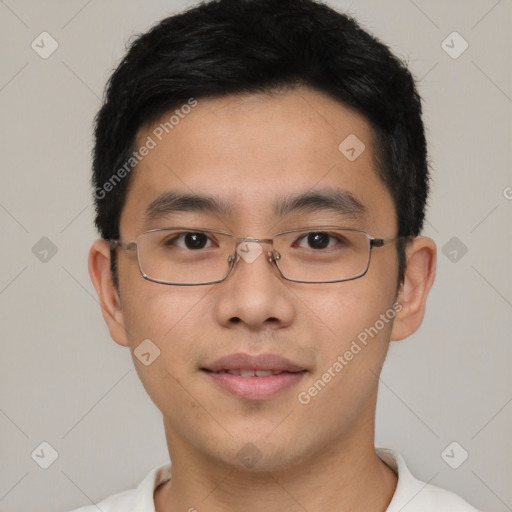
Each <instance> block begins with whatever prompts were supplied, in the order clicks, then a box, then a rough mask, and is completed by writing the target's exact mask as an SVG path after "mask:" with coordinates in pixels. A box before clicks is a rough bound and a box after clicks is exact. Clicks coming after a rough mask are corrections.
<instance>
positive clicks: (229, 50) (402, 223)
mask: <svg viewBox="0 0 512 512" xmlns="http://www.w3.org/2000/svg"><path fill="white" fill-rule="evenodd" d="M300 86H308V87H311V88H314V89H316V90H318V91H320V92H323V93H325V94H327V95H329V96H330V97H331V98H333V99H335V100H337V101H339V102H341V103H343V104H345V105H347V106H349V107H352V108H353V109H355V110H356V111H358V112H359V113H360V114H362V115H363V116H364V117H365V118H366V119H368V120H369V122H370V123H371V125H372V128H373V131H374V134H375V141H374V153H375V164H376V169H377V173H378V175H379V176H380V178H381V180H382V181H383V183H384V184H385V185H386V186H387V188H388V190H389V192H390V194H391V196H392V198H393V201H394V205H395V208H396V212H397V217H398V235H399V236H416V235H418V234H419V233H420V231H421V229H422V227H423V222H424V216H425V207H426V200H427V197H428V189H429V170H428V162H427V145H426V140H425V133H424V126H423V122H422V119H421V98H420V96H419V94H418V92H417V89H416V85H415V82H414V79H413V77H412V75H411V73H410V71H409V70H408V69H407V66H406V65H405V63H404V62H402V61H401V60H400V59H399V58H397V57H396V56H395V55H393V53H392V52H391V51H390V49H389V48H388V47H387V46H386V45H384V44H383V43H381V42H380V41H379V40H378V39H376V38H375V37H374V36H372V35H370V34H369V33H368V32H366V31H365V30H363V29H362V28H361V27H360V26H359V24H358V23H357V22H356V21H355V20H354V19H353V18H352V17H351V16H349V15H347V14H342V13H340V12H337V11H335V10H333V9H332V8H330V7H329V6H327V5H325V4H323V3H320V2H318V1H315V0H220V1H215V0H213V1H208V2H203V3H200V4H198V5H197V6H195V7H193V8H191V9H189V10H187V11H185V12H183V13H180V14H177V15H174V16H170V17H168V18H166V19H164V20H162V21H160V22H159V23H158V24H156V25H155V26H153V27H152V28H151V29H150V30H149V31H148V32H146V33H144V34H142V35H140V36H138V37H137V38H136V39H135V40H134V41H133V42H132V44H131V45H130V47H129V49H128V51H127V53H126V55H125V57H124V58H123V59H122V61H121V63H120V64H119V66H118V67H117V69H116V70H115V71H114V73H113V74H112V76H111V77H110V79H109V82H108V84H107V88H106V91H105V99H104V102H103V105H102V107H101V109H100V111H99V112H98V115H97V116H96V121H95V146H94V150H93V176H92V185H93V188H94V201H95V208H96V217H95V224H96V227H97V228H98V230H99V232H100V235H101V236H102V237H103V238H105V239H116V238H118V237H119V221H120V217H121V211H122V208H123V205H124V202H125V197H126V191H127V186H128V184H129V180H130V175H131V173H130V172H129V171H130V170H131V169H132V168H133V167H134V166H135V165H136V159H134V158H133V155H134V151H135V150H136V148H135V139H136V135H137V133H138V131H139V130H140V129H141V127H143V126H144V125H147V124H148V123H151V122H154V121H157V120H158V119H159V118H160V117H161V116H163V115H164V114H165V113H167V112H169V111H170V110H172V109H173V108H176V107H177V106H180V105H183V104H186V103H187V102H189V101H190V100H191V98H206V97H215V96H217V97H218V96H228V95H234V94H243V93H271V92H273V91H279V90H282V89H288V88H294V87H300ZM122 169H124V172H121V170H122ZM397 247H398V278H399V283H400V282H401V281H402V280H403V276H404V271H405V244H398V245H397ZM111 256H112V260H111V261H112V263H111V266H112V272H113V277H114V282H115V284H116V286H117V285H118V281H117V272H116V265H115V253H114V250H112V252H111Z"/></svg>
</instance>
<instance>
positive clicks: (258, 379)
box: [202, 353, 307, 400]
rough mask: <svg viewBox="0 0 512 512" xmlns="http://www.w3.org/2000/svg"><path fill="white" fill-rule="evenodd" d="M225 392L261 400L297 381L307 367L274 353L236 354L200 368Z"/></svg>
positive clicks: (248, 398) (247, 398) (305, 371)
mask: <svg viewBox="0 0 512 512" xmlns="http://www.w3.org/2000/svg"><path fill="white" fill-rule="evenodd" d="M202 370H203V371H204V372H205V373H206V375H207V376H208V377H209V378H210V379H211V380H212V381H213V382H214V383H215V384H216V385H217V386H219V387H220V388H222V389H223V390H224V391H228V392H229V393H230V394H232V395H235V396H237V397H239V398H243V399H245V400H264V399H268V398H271V397H273V396H274V395H276V394H278V393H279V392H281V391H284V390H285V389H286V388H289V387H290V386H292V385H294V384H296V383H298V382H299V381H300V380H301V379H302V377H303V376H304V374H305V373H307V369H306V368H304V367H303V366H300V365H298V364H295V363H292V362H291V361H289V360H288V359H286V358H284V357H281V356H278V355H275V354H260V355H257V356H251V355H249V354H244V353H237V354H232V355H230V356H226V357H222V358H220V359H218V360H217V361H215V362H213V363H212V364H209V365H208V366H206V367H204V368H202Z"/></svg>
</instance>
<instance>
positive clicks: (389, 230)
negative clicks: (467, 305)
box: [90, 0, 435, 469]
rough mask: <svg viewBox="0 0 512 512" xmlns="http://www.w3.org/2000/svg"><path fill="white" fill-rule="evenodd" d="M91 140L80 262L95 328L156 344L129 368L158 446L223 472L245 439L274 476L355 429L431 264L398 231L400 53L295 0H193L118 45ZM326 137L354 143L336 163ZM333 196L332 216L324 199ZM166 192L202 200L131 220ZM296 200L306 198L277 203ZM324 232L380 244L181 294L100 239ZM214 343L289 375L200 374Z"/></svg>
mask: <svg viewBox="0 0 512 512" xmlns="http://www.w3.org/2000/svg"><path fill="white" fill-rule="evenodd" d="M354 136H355V137H356V138H355V139H354V138H353V137H354ZM95 137H96V140H95V147H94V163H93V166H94V173H93V180H92V181H93V187H94V190H95V193H94V195H95V206H96V226H97V227H98V230H99V232H100V234H101V237H102V239H101V240H99V241H97V242H96V243H95V244H94V246H93V248H92V249H91V255H90V272H91V276H92V279H93V282H94V284H95V287H96V289H97V291H98V294H99V296H100V299H101V303H102V308H103V314H104V317H105V320H106V321H107V324H108V326H109V329H110V332H111V335H112V337H113V339H114V340H115V341H116V342H118V343H120V344H122V345H126V346H129V347H130V348H131V350H132V351H135V350H136V349H137V347H139V345H140V344H141V342H143V340H147V339H150V340H151V343H152V345H151V346H152V347H157V348H158V350H159V354H160V355H159V357H158V358H156V359H155V360H154V361H153V362H152V363H151V364H150V365H147V366H146V365H144V364H142V363H141V361H140V360H139V359H137V358H136V357H134V362H135V365H136V367H137V370H138V372H139V375H140V377H141V380H142V382H143V384H144V385H145V387H146V389H147V391H148V393H149V395H150V396H151V398H152V399H153V400H154V402H155V403H156V405H157V406H158V407H159V408H160V410H161V411H162V413H163V415H164V421H165V425H166V432H167V435H168V440H169V441H170V445H173V446H174V447H175V450H176V451H179V450H180V449H184V448H183V447H188V449H189V450H190V449H194V450H196V452H197V453H201V454H203V455H204V456H205V457H211V456H212V455H213V456H214V457H216V459H218V460H222V461H224V462H225V463H228V464H230V463H233V464H238V465H243V462H242V458H243V457H240V456H239V455H237V454H239V453H240V450H243V449H244V447H245V449H246V450H247V449H248V448H247V443H248V442H249V441H251V442H252V443H253V445H254V446H256V447H257V450H258V453H259V456H258V458H260V457H261V459H260V461H259V462H258V465H259V467H261V468H267V469H271V468H274V469H275V468H276V467H278V466H279V465H285V466H286V465H290V464H294V463H298V462H300V461H301V460H305V459H307V457H308V456H310V455H312V454H315V453H318V452H319V451H320V450H322V449H323V448H324V447H325V446H328V445H329V444H330V445H331V446H332V444H333V443H339V444H342V443H348V442H349V441H354V440H356V439H360V438H361V439H362V437H361V436H363V437H364V438H365V439H366V438H368V436H370V437H371V436H372V428H373V423H372V421H373V417H374V409H375V400H376V391H377V381H378V378H377V377H378V374H379V372H380V369H381V367H382V364H383V361H384V358H385V355H386V352H387V348H388V343H389V341H390V340H391V339H396V340H398V339H402V338H405V337H407V336H408V335H410V334H411V333H412V332H414V331H415V330H416V329H417V328H418V327H419V325H420V323H421V321H422V318H423V312H424V308H425V301H426V296H427V294H428V291H429V289H430V286H431V284H432V281H433V274H434V272H433V270H434V267H435V246H434V244H433V242H432V241H430V240H429V239H426V238H423V237H418V235H419V234H420V232H421V229H422V225H423V222H424V215H425V205H426V199H427V195H428V181H429V176H428V164H427V151H426V142H425V135H424V127H423V123H422V120H421V102H420V97H419V95H418V93H417V91H416V88H415V85H414V81H413V79H412V77H411V74H410V73H409V71H408V70H407V68H406V67H405V66H404V64H403V63H402V62H401V61H400V60H399V59H397V58H396V57H395V56H394V55H392V54H391V52H390V51H389V49H388V48H387V47H386V46H385V45H383V44H382V43H380V42H379V41H378V40H376V39H375V38H374V37H372V36H371V35H369V34H368V33H367V32H365V31H364V30H362V29H361V28H360V27H359V26H358V24H357V23H356V22H355V21H354V20H353V19H351V18H350V17H348V16H346V15H344V14H340V13H337V12H335V11H333V10H332V9H330V8H329V7H327V6H325V5H323V4H320V3H317V2H314V1H311V0H289V1H287V0H282V1H279V2H270V1H265V0H264V1H238V0H237V1H230V0H221V1H220V2H209V3H204V4H201V5H199V6H198V7H196V8H193V9H190V10H189V11H187V12H185V13H183V14H179V15H176V16H172V17H170V18H167V19H165V20H163V21H162V22H160V23H159V24H157V25H156V26H155V27H153V28H152V29H151V30H150V31H149V32H147V33H146V34H144V35H142V36H140V37H139V38H137V39H136V40H135V41H134V42H133V44H132V45H131V47H130V48H129V50H128V52H127V54H126V56H125V58H124V59H123V60H122V62H121V64H120V65H119V67H118V68H117V69H116V70H115V72H114V73H113V75H112V77H111V78H110V81H109V83H108V88H107V91H106V97H105V101H104V104H103V106H102V108H101V110H100V112H99V113H98V116H97V120H96V130H95ZM346 140H348V141H351V142H352V144H349V146H353V145H354V140H355V141H357V147H356V148H355V151H356V153H357V157H356V158H348V156H352V157H353V156H354V151H352V148H351V147H349V148H347V147H346V146H344V145H343V143H344V141H346ZM347 149H348V151H352V153H348V154H347V153H346V151H347ZM333 191H337V192H341V193H342V195H343V198H344V200H345V203H350V204H351V205H352V207H353V208H352V210H350V211H347V212H345V213H344V214H342V215H341V214H340V213H339V212H335V211H334V210H333V209H332V208H331V209H328V208H324V207H323V206H322V204H323V201H324V200H325V197H326V196H329V194H330V193H332V192H333ZM169 192H170V193H172V194H174V195H176V194H182V195H192V194H201V195H203V196H207V197H208V198H209V199H212V200H215V201H212V203H210V207H208V208H205V207H204V204H203V203H204V202H203V203H202V206H200V207H199V206H198V204H199V203H198V202H197V201H196V203H195V206H194V205H193V204H192V203H193V202H191V201H190V200H189V201H188V202H187V206H186V207H183V208H180V209H178V210H175V211H174V212H172V211H166V212H165V213H164V214H161V215H159V216H153V217H152V218H151V219H150V218H149V216H148V215H147V213H148V207H149V206H150V205H152V206H153V209H155V208H154V207H155V204H156V205H157V206H158V200H160V204H162V201H163V199H162V194H165V193H169ZM307 194H309V199H308V200H307V201H306V202H307V204H308V206H307V207H302V208H296V209H295V210H293V211H290V212H288V213H285V212H284V210H285V208H284V207H283V205H285V204H286V202H287V201H288V202H290V201H291V200H293V199H294V198H297V197H299V196H302V197H304V196H305V195H307ZM315 194H316V196H315ZM313 196H315V197H313ZM312 197H313V199H312ZM159 198H160V199H159ZM213 202H215V203H220V204H221V206H222V207H219V208H211V204H213ZM176 204H177V202H176V201H175V202H174V206H176ZM183 204H184V203H182V205H181V206H183ZM191 205H192V206H191ZM276 205H278V207H276ZM354 205H356V206H357V205H359V206H358V207H354ZM217 206H218V205H217ZM279 206H281V208H280V207H279ZM168 210H169V209H168ZM160 213H161V212H160ZM332 225H337V226H341V227H345V228H353V229H358V230H362V231H365V232H367V233H369V234H370V235H371V236H373V237H376V238H382V239H386V240H388V239H397V242H395V243H391V244H388V245H384V246H383V247H380V248H378V249H375V250H374V251H373V252H372V255H371V261H370V266H369V268H368V270H367V272H366V274H365V275H363V276H362V277H360V278H358V279H354V280H350V281H343V282H337V283H318V284H311V283H308V284H305V283H297V282H291V281H287V280H285V279H283V277H282V276H281V274H280V273H279V271H278V270H277V268H276V266H275V265H274V264H273V263H272V262H271V261H269V260H268V259H266V258H264V257H261V258H256V259H255V260H254V261H252V262H248V261H244V260H243V259H240V261H239V262H238V263H237V264H236V266H235V267H234V269H233V270H232V272H231V273H230V274H229V276H228V277H227V279H225V280H224V281H222V282H219V283H215V284H208V285H200V286H175V285H165V284H161V283H156V282H153V281H149V280H146V279H144V278H143V277H142V276H141V274H140V271H139V267H138V264H137V259H136V257H135V254H133V253H130V252H128V251H126V252H125V251H122V250H120V249H119V248H116V247H113V246H109V244H108V242H107V240H109V239H119V240H121V241H122V242H125V243H126V242H131V241H134V240H135V239H136V238H137V236H138V235H140V234H141V233H142V232H144V231H147V230H150V229H156V228H164V227H170V226H191V227H193V228H196V229H197V228H208V229H213V230H217V231H223V232H229V233H232V234H234V235H235V236H236V237H251V238H258V239H269V238H272V237H273V236H274V235H275V234H277V233H280V232H283V231H286V230H289V229H297V228H303V227H304V228H308V227H314V226H332ZM263 254H266V251H263ZM362 333H366V338H365V336H364V335H363V334H362ZM355 340H359V341H355ZM354 342H355V344H354ZM152 350H153V349H152ZM155 350H156V349H155ZM349 352H350V353H351V354H352V355H350V354H349ZM234 353H237V354H240V353H243V354H248V355H254V356H257V355H261V354H267V355H268V354H272V355H273V356H277V357H286V358H287V359H288V360H289V361H291V362H292V363H293V364H294V365H295V366H297V367H298V368H299V369H300V372H295V371H294V372H291V373H300V375H295V376H294V378H296V381H293V383H292V384H291V385H290V386H289V387H287V388H286V389H284V390H283V391H281V392H279V393H277V394H275V395H272V397H270V398H265V399H244V398H241V397H240V396H235V395H233V393H231V392H229V391H226V389H224V388H222V387H221V386H218V385H217V383H216V382H215V379H217V377H215V378H214V379H213V380H212V375H211V373H212V370H215V368H216V364H217V360H218V359H219V358H221V357H224V356H228V355H232V354H234ZM344 354H346V357H343V355H344ZM340 356H341V360H340V359H339V357H340ZM336 362H338V365H336V364H335V363H336ZM244 364H245V363H244ZM269 364H270V363H269ZM276 364H277V363H276ZM319 381H321V382H319ZM322 383H323V384H322ZM313 388H315V389H316V392H315V391H314V390H313ZM308 390H311V391H308ZM301 393H302V394H301ZM205 404H208V405H207V406H206V407H205ZM290 404H292V405H290ZM288 413H289V416H286V415H287V414H288ZM285 416H286V419H284V418H285ZM281 421H282V423H280V422H281ZM278 427H279V428H278ZM291 440H293V443H292V442H291ZM297 440H299V442H297ZM251 449H252V448H251Z"/></svg>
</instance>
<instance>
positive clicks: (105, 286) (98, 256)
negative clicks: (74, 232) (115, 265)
mask: <svg viewBox="0 0 512 512" xmlns="http://www.w3.org/2000/svg"><path fill="white" fill-rule="evenodd" d="M89 275H90V276H91V280H92V283H93V285H94V288H95V289H96V293H97V294H98V299H99V301H100V305H101V312H102V314H103V318H104V319H105V322H106V323H107V326H108V329H109V331H110V336H111V337H112V339H113V340H114V341H115V342H116V343H119V345H123V346H128V337H127V335H126V328H125V323H124V316H123V309H122V306H121V299H120V297H119V295H118V293H117V290H116V287H115V286H114V282H113V281H112V273H111V271H110V248H109V246H108V242H107V241H106V240H103V239H99V240H96V241H95V242H94V243H93V245H92V247H91V249H90V251H89Z"/></svg>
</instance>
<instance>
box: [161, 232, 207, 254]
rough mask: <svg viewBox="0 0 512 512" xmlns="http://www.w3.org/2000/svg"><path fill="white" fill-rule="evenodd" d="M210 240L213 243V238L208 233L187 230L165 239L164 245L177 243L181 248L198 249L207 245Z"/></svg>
mask: <svg viewBox="0 0 512 512" xmlns="http://www.w3.org/2000/svg"><path fill="white" fill-rule="evenodd" d="M208 242H210V243H211V242H212V240H211V239H210V238H209V237H208V235H206V233H201V232H195V233H194V232H187V233H180V234H178V235H174V236H173V237H170V238H168V239H167V240H165V241H164V245H166V246H169V245H175V246H177V247H180V248H181V249H189V250H197V249H204V248H205V247H207V244H208Z"/></svg>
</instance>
